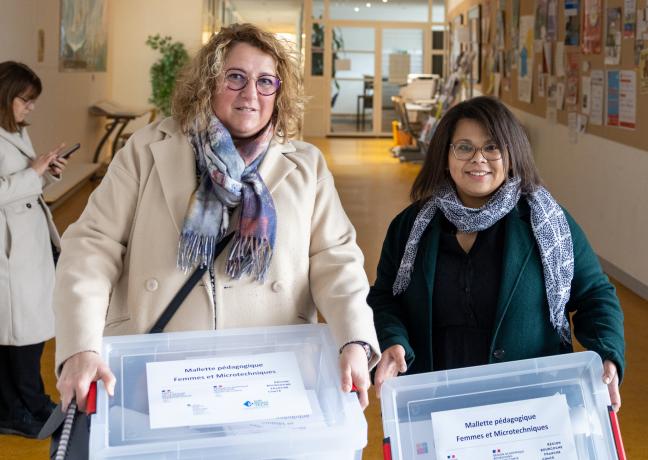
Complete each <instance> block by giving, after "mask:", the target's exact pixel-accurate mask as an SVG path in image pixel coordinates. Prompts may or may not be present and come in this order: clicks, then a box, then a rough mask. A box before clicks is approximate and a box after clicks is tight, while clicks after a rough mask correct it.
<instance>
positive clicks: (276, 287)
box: [270, 281, 283, 292]
mask: <svg viewBox="0 0 648 460" xmlns="http://www.w3.org/2000/svg"><path fill="white" fill-rule="evenodd" d="M270 289H272V291H273V292H281V291H283V284H281V282H280V281H275V282H274V283H272V286H270Z"/></svg>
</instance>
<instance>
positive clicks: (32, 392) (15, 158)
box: [0, 61, 67, 438]
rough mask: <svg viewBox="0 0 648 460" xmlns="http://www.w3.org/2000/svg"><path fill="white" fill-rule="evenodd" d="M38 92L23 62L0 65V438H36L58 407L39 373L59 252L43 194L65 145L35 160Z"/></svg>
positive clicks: (49, 331) (50, 328)
mask: <svg viewBox="0 0 648 460" xmlns="http://www.w3.org/2000/svg"><path fill="white" fill-rule="evenodd" d="M41 90H42V85H41V81H40V79H39V78H38V76H37V75H36V74H35V73H34V72H33V71H32V70H31V69H30V68H29V67H27V66H26V65H24V64H21V63H18V62H13V61H7V62H2V63H0V434H16V435H21V436H26V437H30V438H33V437H36V435H37V434H38V432H39V431H40V428H41V427H42V425H43V423H44V422H45V421H46V420H47V418H48V417H49V415H50V413H51V411H52V410H53V408H54V407H55V406H56V405H55V404H54V403H53V402H52V401H51V400H50V398H49V396H48V395H47V394H45V389H44V387H43V381H42V379H41V376H40V359H41V354H42V352H43V345H44V342H45V341H46V340H48V339H50V338H52V337H53V336H54V314H53V312H52V305H51V304H52V292H53V288H54V259H53V250H56V251H57V250H58V248H59V247H60V240H59V235H58V233H57V231H56V227H55V226H54V222H53V220H52V215H51V213H50V211H49V209H48V208H47V206H46V204H45V202H44V201H43V199H42V197H41V194H42V192H43V189H44V188H45V187H47V186H48V185H50V184H52V183H54V182H55V181H57V180H59V179H58V178H59V177H60V175H61V173H62V172H63V170H64V169H65V166H66V163H67V160H65V159H63V158H59V157H58V155H59V154H60V153H61V152H62V151H63V149H64V147H63V145H61V146H59V147H57V148H55V149H53V150H51V151H50V152H48V153H45V154H42V155H37V154H36V152H35V151H34V148H33V146H32V144H31V141H30V139H29V135H28V134H27V129H26V126H27V122H26V118H27V116H28V115H29V114H30V113H31V112H32V111H33V110H34V109H35V106H36V99H37V98H38V96H39V95H40V93H41Z"/></svg>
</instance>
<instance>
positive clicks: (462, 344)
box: [368, 97, 625, 410]
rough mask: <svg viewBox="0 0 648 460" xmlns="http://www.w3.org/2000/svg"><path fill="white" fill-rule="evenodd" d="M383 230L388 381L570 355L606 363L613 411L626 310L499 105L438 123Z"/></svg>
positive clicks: (383, 343) (461, 108)
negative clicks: (582, 351) (406, 194)
mask: <svg viewBox="0 0 648 460" xmlns="http://www.w3.org/2000/svg"><path fill="white" fill-rule="evenodd" d="M411 198H412V201H413V203H412V205H410V206H409V207H408V208H406V209H405V210H404V211H403V212H401V213H400V214H399V215H398V216H396V218H395V219H394V220H393V222H392V223H391V225H390V227H389V230H388V232H387V236H386V238H385V243H384V245H383V249H382V254H381V257H380V262H379V264H378V276H377V279H376V283H375V284H374V286H373V287H372V288H371V290H370V293H369V297H368V303H369V305H370V306H371V307H372V308H373V310H374V318H375V324H376V330H377V332H378V339H379V341H380V347H381V350H382V352H383V355H382V360H381V362H380V363H379V365H378V369H377V371H376V374H375V384H376V392H377V394H378V396H379V395H380V388H381V385H382V383H383V382H384V380H385V379H386V378H389V377H394V376H396V375H398V374H399V373H408V374H416V373H420V372H429V371H436V370H444V369H452V368H458V367H465V366H475V365H481V364H488V363H496V362H501V361H512V360H518V359H526V358H535V357H540V356H547V355H553V354H559V353H567V352H571V351H572V350H573V349H572V333H571V329H570V323H569V316H568V315H569V314H570V313H573V316H572V321H573V327H574V336H575V337H576V338H577V339H578V341H579V342H580V343H581V344H582V345H583V346H585V347H586V348H588V349H591V350H594V351H596V352H597V353H598V354H599V355H600V356H601V358H602V359H603V360H604V375H603V379H604V381H605V382H606V384H608V389H609V392H610V399H611V401H612V404H613V405H614V407H615V409H616V410H618V408H619V407H620V405H621V398H620V395H619V389H618V384H619V380H620V378H621V376H622V373H623V366H624V346H625V345H624V338H623V314H622V312H621V308H620V305H619V300H618V298H617V296H616V293H615V290H614V287H613V286H612V285H611V284H610V282H609V281H608V279H607V277H606V276H605V275H604V274H603V272H602V270H601V267H600V265H599V262H598V259H597V257H596V255H595V254H594V252H593V251H592V248H591V247H590V245H589V243H588V242H587V239H586V237H585V234H584V233H583V231H582V230H581V228H580V227H579V226H578V224H576V222H575V221H574V220H573V218H572V217H571V216H570V215H569V214H568V213H567V212H566V211H565V210H564V209H562V208H561V207H560V206H559V205H558V203H556V201H555V200H554V198H553V197H552V196H551V195H550V194H549V192H548V191H547V190H546V189H545V188H544V187H543V186H542V182H541V180H540V177H539V175H538V172H537V170H536V167H535V164H534V161H533V157H532V154H531V146H530V144H529V141H528V139H527V136H526V134H525V132H524V130H523V128H522V126H521V125H520V123H519V122H518V120H517V119H516V118H515V117H514V116H513V114H512V113H511V112H510V111H509V110H508V109H507V108H506V107H505V106H504V104H502V103H501V102H499V101H498V100H496V99H493V98H489V97H477V98H474V99H470V100H468V101H465V102H462V103H460V104H458V105H456V106H455V107H453V108H452V109H450V110H449V111H448V113H447V114H446V115H445V116H444V117H443V118H442V119H441V120H440V122H439V126H438V128H437V129H436V131H435V133H434V136H433V138H432V141H431V144H430V148H429V150H428V153H427V156H426V159H425V163H424V164H423V167H422V169H421V171H420V173H419V174H418V176H417V178H416V180H415V182H414V185H413V187H412V192H411Z"/></svg>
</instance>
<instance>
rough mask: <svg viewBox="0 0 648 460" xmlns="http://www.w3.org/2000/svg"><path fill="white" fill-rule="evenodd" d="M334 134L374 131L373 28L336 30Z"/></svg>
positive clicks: (331, 87)
mask: <svg viewBox="0 0 648 460" xmlns="http://www.w3.org/2000/svg"><path fill="white" fill-rule="evenodd" d="M331 34H332V40H331V41H332V69H333V71H332V76H331V85H330V91H331V98H330V100H331V112H330V113H331V115H330V134H332V135H340V134H343V135H346V134H358V133H360V134H367V133H372V132H373V120H374V117H375V115H376V114H375V110H374V103H373V102H374V73H375V32H374V29H373V28H372V27H334V28H333V29H332V31H331Z"/></svg>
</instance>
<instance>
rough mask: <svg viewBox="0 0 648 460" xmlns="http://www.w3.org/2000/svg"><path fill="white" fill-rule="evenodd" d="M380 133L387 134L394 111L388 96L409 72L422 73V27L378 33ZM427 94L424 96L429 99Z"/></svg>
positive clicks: (383, 30) (398, 89)
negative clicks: (379, 43) (379, 48)
mask: <svg viewBox="0 0 648 460" xmlns="http://www.w3.org/2000/svg"><path fill="white" fill-rule="evenodd" d="M380 42H381V48H382V49H381V70H382V71H381V78H380V80H379V82H380V85H381V91H380V107H381V109H382V110H381V117H380V133H381V134H388V133H391V129H392V127H391V126H392V121H393V120H396V119H397V117H396V113H395V111H394V105H393V103H392V100H391V98H392V96H397V95H398V94H399V92H400V90H401V88H403V87H404V86H406V85H407V84H408V83H409V81H408V76H410V75H412V74H419V75H421V74H423V69H424V64H423V44H424V30H423V29H417V28H407V29H405V28H403V29H396V28H385V29H382V33H381V40H380ZM430 97H431V95H430V96H428V97H427V98H428V99H429V98H430Z"/></svg>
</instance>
